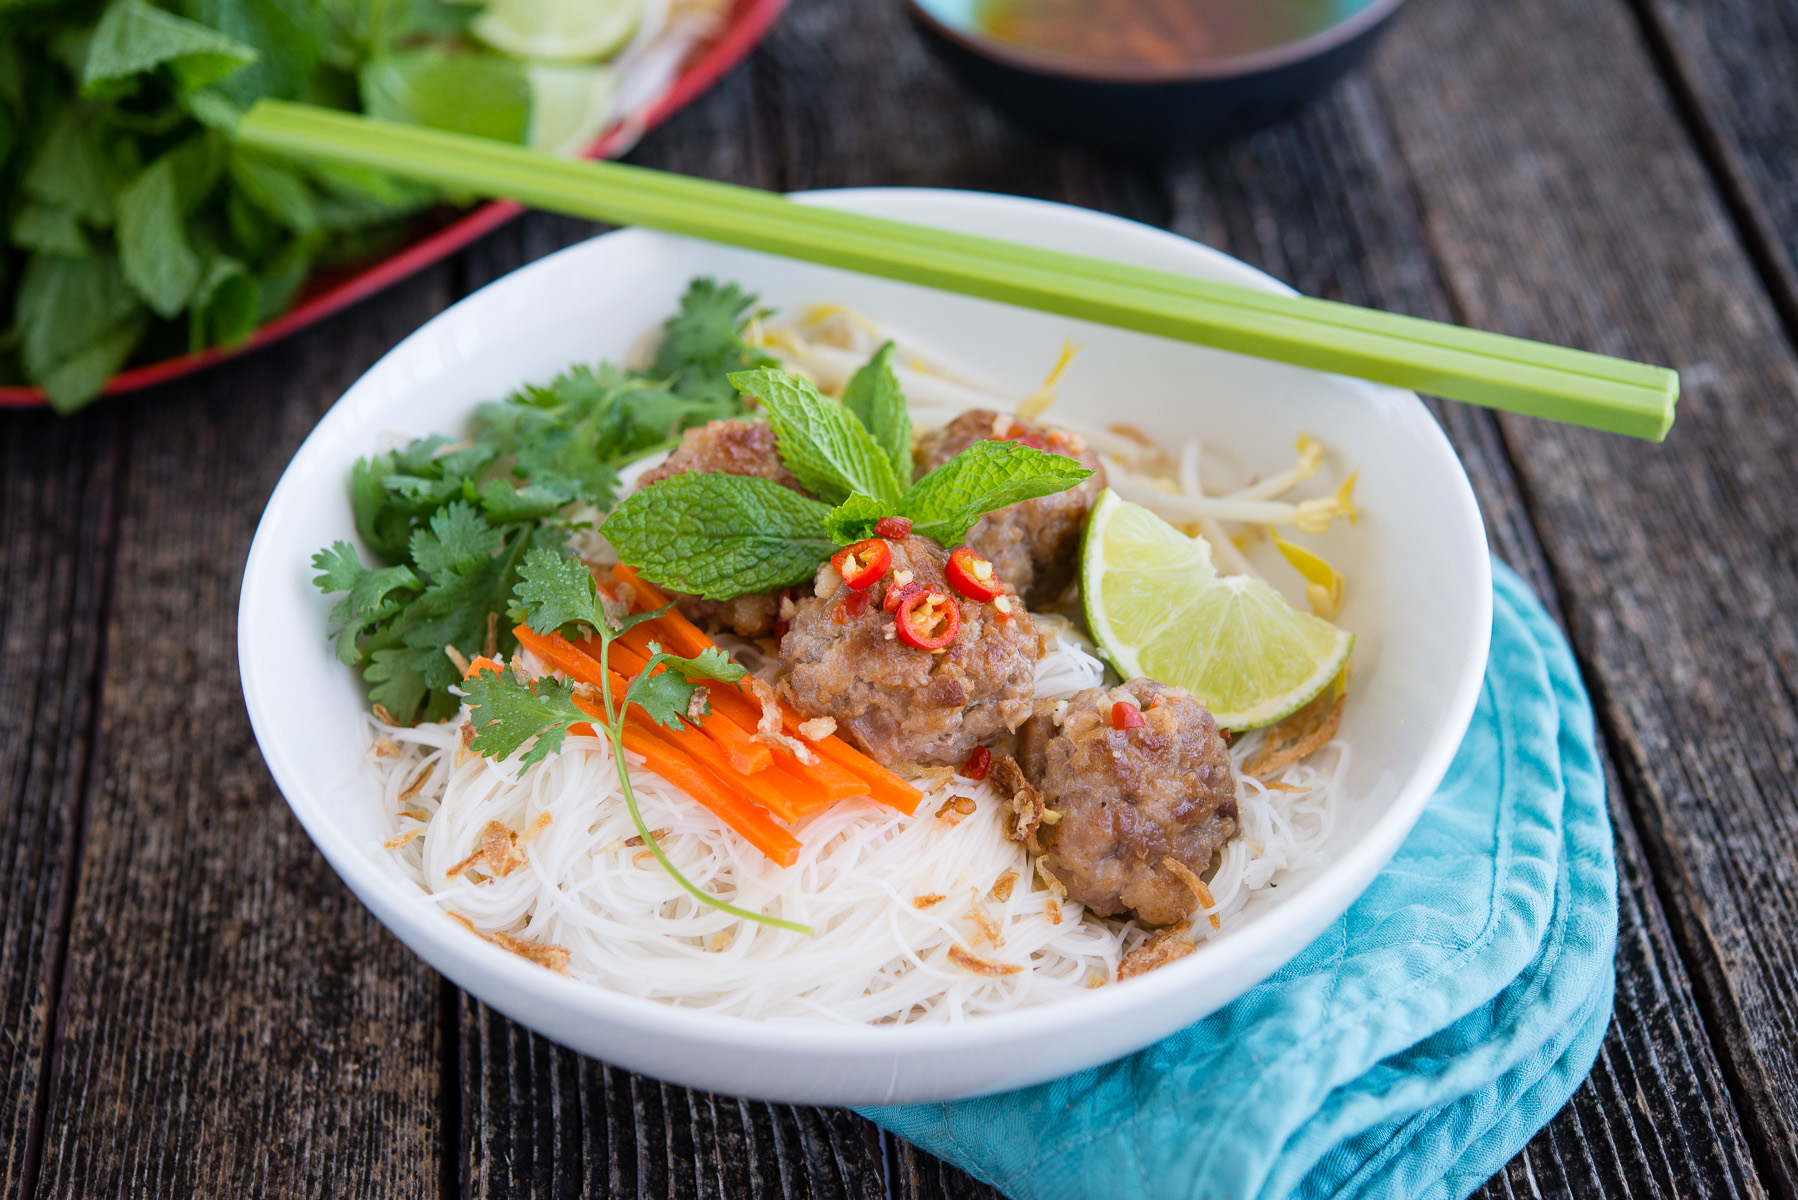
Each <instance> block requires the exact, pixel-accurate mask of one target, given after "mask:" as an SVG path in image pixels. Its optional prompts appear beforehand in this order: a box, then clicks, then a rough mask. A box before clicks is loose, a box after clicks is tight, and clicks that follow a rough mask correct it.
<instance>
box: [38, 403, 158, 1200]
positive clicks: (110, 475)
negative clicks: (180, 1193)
mask: <svg viewBox="0 0 1798 1200" xmlns="http://www.w3.org/2000/svg"><path fill="white" fill-rule="evenodd" d="M115 403H116V402H115ZM120 408H121V409H122V413H121V415H120V417H119V425H118V428H117V429H116V430H115V431H114V434H113V437H112V442H111V445H110V447H109V449H110V450H111V452H112V462H111V463H110V464H109V466H108V468H107V471H106V486H105V487H104V488H103V489H102V490H101V493H100V501H101V503H102V504H103V505H104V506H105V507H104V508H103V509H102V511H101V517H100V529H101V540H100V569H99V572H98V579H97V581H96V582H97V585H98V588H99V593H100V595H99V603H98V605H97V606H96V609H95V615H94V621H95V624H96V626H97V627H98V628H97V632H96V634H95V637H94V639H93V641H92V643H91V644H90V647H89V650H88V657H87V661H86V662H84V663H83V664H82V670H83V672H84V673H85V674H86V676H87V687H86V691H87V705H88V709H87V730H86V736H87V753H86V755H84V756H83V758H82V760H81V766H80V768H79V771H80V776H79V778H77V779H76V780H75V787H74V789H73V792H72V794H73V796H74V798H75V819H74V820H73V821H71V822H70V823H69V835H68V836H67V837H66V838H65V839H64V840H63V845H62V846H61V847H60V852H61V856H62V863H63V867H62V874H61V881H60V884H59V887H58V890H57V893H56V916H55V917H54V918H53V921H54V923H53V924H52V925H51V926H50V928H49V929H47V930H46V931H45V937H44V941H45V943H46V947H45V948H46V950H47V951H48V953H49V959H50V961H49V964H48V967H47V969H46V971H45V973H44V1009H45V1011H46V1012H48V1013H50V1014H51V1016H50V1019H49V1020H48V1021H46V1022H44V1038H43V1044H42V1045H41V1046H40V1048H39V1051H38V1061H39V1062H40V1063H41V1064H42V1066H41V1068H40V1073H39V1075H38V1080H39V1082H38V1086H37V1090H36V1092H35V1093H34V1094H33V1096H32V1104H31V1119H30V1121H29V1122H28V1123H27V1125H26V1127H25V1128H26V1132H25V1155H24V1158H23V1160H22V1162H21V1163H20V1169H19V1197H20V1200H35V1197H36V1196H37V1194H38V1177H39V1174H40V1172H41V1171H42V1168H43V1156H44V1126H45V1124H46V1122H47V1121H48V1120H49V1116H50V1105H51V1102H52V1101H53V1100H54V1099H55V1097H56V1066H57V1059H58V1057H59V1052H60V1049H61V1045H62V1034H63V1024H64V1021H65V1020H66V1017H67V1014H66V1011H65V1007H64V1004H63V984H64V980H65V976H66V974H67V971H68V964H69V935H70V931H71V930H72V929H73V928H74V924H75V898H76V897H77V896H78V895H80V894H81V887H80V884H81V864H82V860H83V858H84V855H83V854H82V850H83V848H84V847H85V846H86V845H87V835H88V829H89V825H90V822H91V820H92V813H93V795H94V792H95V791H97V790H98V788H99V767H100V762H101V755H102V754H103V753H104V752H105V749H106V747H105V745H104V735H105V716H106V714H105V704H104V696H103V694H102V693H103V692H104V689H105V687H106V666H107V659H108V658H109V657H110V651H111V646H112V605H113V589H114V585H115V583H116V582H117V580H118V557H119V497H120V496H121V495H123V494H124V489H125V485H126V482H127V480H126V478H125V473H126V471H127V470H129V468H130V463H131V456H130V455H129V454H126V453H125V450H124V447H125V446H126V445H127V444H128V443H129V442H130V440H131V428H132V421H131V411H130V409H129V408H126V407H125V406H123V405H120ZM65 419H68V420H72V419H73V418H65Z"/></svg>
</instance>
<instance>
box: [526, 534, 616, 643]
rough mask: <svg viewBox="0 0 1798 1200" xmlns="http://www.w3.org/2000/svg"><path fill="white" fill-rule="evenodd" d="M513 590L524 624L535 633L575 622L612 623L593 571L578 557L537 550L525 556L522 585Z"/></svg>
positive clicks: (550, 630) (592, 625)
mask: <svg viewBox="0 0 1798 1200" xmlns="http://www.w3.org/2000/svg"><path fill="white" fill-rule="evenodd" d="M512 590H513V594H514V595H516V596H517V597H518V599H519V602H520V604H521V605H522V607H523V611H524V623H525V624H526V625H529V626H530V627H531V630H532V632H534V633H542V634H549V633H554V632H555V631H556V630H558V629H561V628H563V627H564V626H568V625H574V624H581V625H587V626H590V627H591V628H593V629H600V628H604V627H606V626H607V624H608V622H607V621H606V616H605V612H604V611H603V610H602V609H601V608H600V606H599V587H598V585H596V584H595V583H594V582H593V572H592V571H589V570H588V569H587V564H586V563H584V562H582V561H581V560H580V559H578V558H563V557H562V556H561V555H559V554H556V553H554V552H553V551H549V550H533V551H531V552H530V553H529V554H527V555H525V556H524V565H523V566H521V567H519V568H518V585H517V586H516V587H515V588H513V589H512Z"/></svg>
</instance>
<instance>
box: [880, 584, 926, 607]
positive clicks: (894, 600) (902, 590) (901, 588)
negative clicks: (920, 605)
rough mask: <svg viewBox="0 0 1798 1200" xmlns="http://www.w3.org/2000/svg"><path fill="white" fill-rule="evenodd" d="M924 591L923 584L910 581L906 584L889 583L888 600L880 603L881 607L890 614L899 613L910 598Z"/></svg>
mask: <svg viewBox="0 0 1798 1200" xmlns="http://www.w3.org/2000/svg"><path fill="white" fill-rule="evenodd" d="M923 590H924V585H923V584H921V583H912V582H911V581H910V580H907V581H906V582H904V583H897V582H895V583H889V584H887V594H886V599H884V600H882V601H881V602H880V607H882V608H884V609H886V610H887V611H888V612H898V611H899V606H900V605H901V604H904V603H905V601H906V598H907V597H908V596H910V595H911V594H912V593H914V592H921V591H923Z"/></svg>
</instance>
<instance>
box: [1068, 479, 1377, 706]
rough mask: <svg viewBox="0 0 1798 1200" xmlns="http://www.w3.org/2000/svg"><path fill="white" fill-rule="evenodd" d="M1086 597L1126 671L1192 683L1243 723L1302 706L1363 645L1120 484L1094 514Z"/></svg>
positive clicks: (1083, 564)
mask: <svg viewBox="0 0 1798 1200" xmlns="http://www.w3.org/2000/svg"><path fill="white" fill-rule="evenodd" d="M1080 597H1081V603H1082V604H1083V605H1084V606H1085V609H1086V623H1087V626H1088V628H1090V629H1091V630H1092V635H1093V640H1094V641H1095V642H1097V643H1098V645H1099V649H1100V650H1101V651H1102V652H1103V653H1104V654H1105V657H1106V658H1108V659H1110V660H1111V665H1112V666H1113V667H1115V668H1117V671H1118V673H1119V674H1120V675H1122V676H1123V677H1124V678H1125V679H1132V678H1135V677H1136V676H1139V675H1144V676H1147V677H1149V678H1150V679H1155V680H1158V681H1160V682H1162V683H1167V684H1176V685H1178V686H1180V687H1183V688H1186V689H1187V690H1188V691H1190V692H1191V693H1192V694H1193V695H1194V696H1195V697H1197V698H1198V700H1199V701H1200V702H1201V703H1203V704H1204V705H1205V707H1206V708H1208V709H1210V710H1211V715H1212V716H1214V717H1216V718H1217V723H1218V724H1219V725H1222V726H1223V727H1224V728H1226V729H1232V730H1236V731H1238V732H1240V731H1243V730H1248V729H1259V728H1260V727H1261V726H1263V725H1271V724H1273V723H1274V722H1275V721H1278V720H1280V719H1281V718H1282V717H1286V716H1290V715H1291V714H1292V713H1293V712H1295V711H1297V710H1298V709H1300V708H1302V707H1303V706H1304V705H1305V704H1306V703H1308V702H1309V701H1310V700H1312V699H1313V698H1315V697H1316V696H1317V694H1318V693H1319V692H1321V691H1323V690H1324V688H1326V687H1328V686H1329V685H1330V681H1331V680H1333V679H1335V678H1336V676H1337V675H1339V674H1341V673H1342V667H1343V664H1344V663H1346V662H1347V661H1348V656H1349V651H1350V650H1352V649H1353V648H1354V645H1355V638H1354V635H1353V634H1350V633H1347V632H1345V631H1343V630H1341V629H1338V628H1336V626H1334V625H1332V624H1330V623H1329V622H1328V621H1325V620H1323V619H1321V618H1319V617H1314V616H1312V615H1311V614H1310V613H1303V612H1299V611H1298V610H1297V609H1295V608H1293V607H1292V605H1290V604H1288V603H1286V599H1285V597H1283V596H1281V595H1280V593H1279V592H1277V591H1275V590H1274V589H1273V587H1272V586H1271V585H1270V584H1268V583H1266V582H1265V581H1263V580H1260V579H1256V578H1254V577H1253V576H1250V575H1219V574H1218V573H1217V569H1216V568H1215V567H1214V566H1213V565H1212V563H1211V547H1210V545H1209V544H1207V543H1206V541H1205V539H1204V538H1195V537H1188V536H1187V535H1186V534H1184V533H1181V532H1180V531H1179V530H1178V529H1175V528H1174V527H1173V526H1172V525H1169V524H1168V523H1167V522H1166V521H1163V520H1162V519H1161V518H1160V517H1158V516H1156V515H1155V514H1154V513H1152V512H1150V511H1149V510H1148V509H1146V508H1144V507H1143V506H1142V505H1140V504H1132V503H1130V502H1129V501H1128V500H1124V499H1121V498H1120V497H1119V496H1118V495H1117V493H1115V492H1113V491H1111V490H1110V489H1109V488H1107V489H1106V490H1105V491H1103V492H1101V493H1100V494H1099V499H1098V501H1097V502H1096V503H1095V504H1094V505H1093V511H1092V515H1091V516H1090V517H1088V518H1087V523H1086V533H1085V536H1084V539H1083V541H1082V543H1081V547H1080Z"/></svg>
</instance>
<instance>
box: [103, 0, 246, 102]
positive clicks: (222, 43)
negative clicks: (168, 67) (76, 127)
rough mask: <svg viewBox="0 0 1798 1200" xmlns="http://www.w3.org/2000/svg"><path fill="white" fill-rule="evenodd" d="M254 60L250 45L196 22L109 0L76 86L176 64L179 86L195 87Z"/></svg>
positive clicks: (140, 2)
mask: <svg viewBox="0 0 1798 1200" xmlns="http://www.w3.org/2000/svg"><path fill="white" fill-rule="evenodd" d="M257 57H258V55H257V53H256V49H255V47H253V46H246V45H244V44H243V43H242V42H240V41H237V40H236V39H235V38H229V37H226V36H225V35H224V34H222V33H220V32H218V31H217V30H216V29H212V28H209V27H208V26H205V25H202V24H200V23H199V22H198V21H190V20H188V19H187V18H186V17H178V16H176V15H175V14H174V13H171V12H165V11H164V10H162V9H160V8H156V7H154V6H153V5H150V4H146V3H144V0H115V2H114V3H113V5H112V6H111V7H110V8H108V9H107V10H106V12H105V14H104V15H103V16H102V17H101V18H100V23H99V24H98V25H96V26H94V33H93V38H92V40H90V41H89V43H88V50H87V62H86V63H85V65H84V67H83V69H82V73H81V82H82V85H83V87H84V88H86V89H89V90H91V89H92V88H93V85H94V84H96V83H101V82H104V81H106V80H111V79H124V78H126V77H127V76H131V75H137V74H139V73H141V72H144V71H148V70H150V69H151V68H153V67H158V66H161V65H162V64H163V63H176V64H178V65H179V69H180V70H179V73H180V76H181V82H182V84H183V85H184V86H185V87H188V88H198V87H201V86H203V85H205V84H208V83H211V82H213V81H214V80H218V79H222V78H224V77H225V76H226V75H229V74H231V73H232V72H233V71H236V70H237V69H238V68H240V67H243V66H244V65H246V64H248V63H251V62H254V61H255V60H256V58H257Z"/></svg>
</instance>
